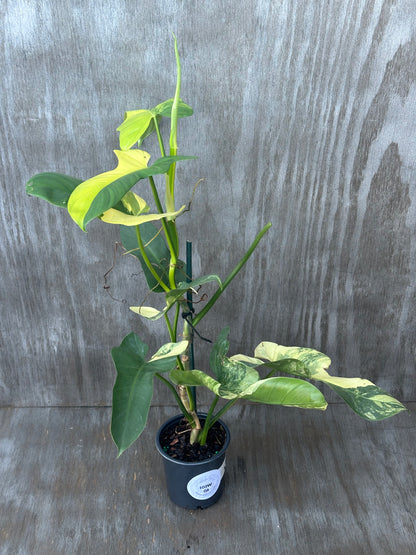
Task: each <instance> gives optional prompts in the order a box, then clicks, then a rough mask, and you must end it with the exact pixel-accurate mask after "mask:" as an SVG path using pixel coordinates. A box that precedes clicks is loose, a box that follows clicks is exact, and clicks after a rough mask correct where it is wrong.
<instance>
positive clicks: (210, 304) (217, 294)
mask: <svg viewBox="0 0 416 555" xmlns="http://www.w3.org/2000/svg"><path fill="white" fill-rule="evenodd" d="M271 225H272V224H271V223H270V222H269V223H268V224H266V225H265V226H264V227H263V229H262V230H261V231H260V233H258V235H257V236H256V238H255V239H254V241H253V243H252V244H251V246H250V248H249V249H248V251H247V252H246V253H245V255H244V256H243V258H242V259H241V260H240V262H239V263H238V264H237V266H236V267H235V268H234V270H233V271H232V272H231V273H230V274H229V275H228V277H227V278H226V279H225V281H223V283H222V288H221V289H218V290H217V291H216V292H215V293H214V295H213V296H212V297H211V299H210V300H209V301H208V303H207V304H206V305H205V306H204V308H203V309H202V310H201V312H199V313H198V314H197V315H196V316H195V318H194V320H193V325H194V326H196V325H197V324H198V322H199V321H200V320H202V318H203V317H204V316H205V315H206V314H207V313H208V312H209V311H210V310H211V308H212V307H213V305H214V304H215V303H216V301H217V300H218V298H219V297H220V296H221V294H222V293H223V292H224V290H225V288H226V287H227V286H228V285H229V284H230V283H231V282H232V280H233V279H234V278H235V276H236V275H237V274H238V272H239V271H240V270H241V269H242V268H243V266H244V265H245V263H246V262H247V260H248V259H249V258H250V256H251V255H252V254H253V252H254V250H255V249H256V247H257V245H258V244H259V242H260V240H261V239H262V237H263V235H264V234H265V233H266V232H267V231H268V230H269V228H270V227H271Z"/></svg>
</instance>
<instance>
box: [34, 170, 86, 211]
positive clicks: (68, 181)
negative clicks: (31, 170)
mask: <svg viewBox="0 0 416 555" xmlns="http://www.w3.org/2000/svg"><path fill="white" fill-rule="evenodd" d="M80 183H82V179H77V178H75V177H70V176H69V175H63V174H61V173H53V172H47V173H38V174H36V175H34V176H33V177H32V178H31V179H29V181H28V182H27V184H26V193H27V194H28V195H32V196H34V197H39V198H41V199H43V200H46V201H47V202H50V203H51V204H54V205H55V206H60V207H63V208H64V207H66V206H67V204H68V199H69V197H70V196H71V193H72V191H73V190H74V189H75V188H76V187H77V186H78V185H79V184H80Z"/></svg>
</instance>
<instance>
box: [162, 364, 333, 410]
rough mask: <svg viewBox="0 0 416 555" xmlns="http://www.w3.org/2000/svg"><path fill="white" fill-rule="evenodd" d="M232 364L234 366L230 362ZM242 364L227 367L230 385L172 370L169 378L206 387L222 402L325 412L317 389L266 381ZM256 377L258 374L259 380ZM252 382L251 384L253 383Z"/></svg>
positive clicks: (290, 380) (292, 382)
mask: <svg viewBox="0 0 416 555" xmlns="http://www.w3.org/2000/svg"><path fill="white" fill-rule="evenodd" d="M228 361H229V362H231V361H230V360H229V359H228ZM241 366H243V365H242V363H234V364H231V365H230V366H229V367H228V376H227V382H224V383H220V382H219V381H217V380H215V379H214V378H211V377H210V376H208V375H207V374H205V372H202V371H201V370H189V371H184V370H179V369H176V370H172V372H171V373H170V375H169V377H170V379H171V380H172V381H173V382H174V383H176V384H177V385H187V386H204V387H207V388H208V389H210V390H211V391H213V392H214V393H215V394H216V395H219V396H220V397H222V398H223V399H236V398H241V399H247V400H249V401H255V402H257V403H264V404H269V405H282V406H287V407H300V408H304V409H319V410H325V409H326V407H327V402H326V401H325V398H324V396H323V395H322V393H321V392H320V391H319V389H317V388H316V387H315V386H314V385H312V384H310V383H309V382H305V381H304V380H299V379H297V378H280V377H279V378H267V379H265V380H259V379H258V374H257V373H254V372H255V371H254V370H252V372H253V373H251V372H249V370H250V368H249V367H246V370H245V371H244V370H243V368H242V367H241ZM255 374H257V379H256V376H255ZM250 382H251V383H250Z"/></svg>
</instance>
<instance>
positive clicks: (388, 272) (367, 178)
mask: <svg viewBox="0 0 416 555" xmlns="http://www.w3.org/2000/svg"><path fill="white" fill-rule="evenodd" d="M2 4H3V6H2V8H3V9H2V10H1V15H0V18H1V23H2V33H1V38H0V41H1V45H0V66H1V67H2V72H1V76H0V79H1V90H2V91H3V95H4V100H3V102H2V104H1V108H0V110H1V113H0V121H1V127H2V132H1V133H0V156H1V160H2V164H1V165H0V182H1V183H2V184H3V186H4V197H3V198H4V200H3V201H2V202H1V203H0V234H1V237H2V241H1V242H0V256H1V259H2V275H1V279H2V287H1V289H0V295H1V299H0V301H1V302H0V310H1V314H0V325H1V335H2V339H1V360H2V364H1V367H0V405H21V406H27V405H36V406H42V405H62V406H65V405H86V406H89V405H100V404H103V405H108V404H109V403H110V402H111V388H112V384H113V381H114V369H113V367H112V362H111V358H110V356H109V352H110V348H111V347H112V346H114V345H119V344H120V343H121V340H122V338H123V337H124V335H126V334H127V333H129V332H130V331H131V330H136V331H138V333H139V334H140V335H141V336H142V337H143V339H144V340H145V341H146V342H148V343H149V344H150V345H151V350H154V348H155V347H156V344H157V343H158V342H159V340H160V335H161V333H162V332H161V328H160V327H159V326H158V325H157V323H147V322H144V321H142V320H140V319H139V318H138V317H137V316H136V315H134V314H132V313H131V312H130V311H129V309H128V307H129V306H130V305H137V304H140V303H141V302H142V301H143V300H144V299H145V296H146V291H145V288H144V287H143V286H142V282H141V275H140V274H141V270H140V269H139V268H138V267H137V265H136V264H134V262H133V261H132V260H130V261H129V260H127V257H123V258H122V257H121V256H120V257H118V258H117V265H116V268H115V270H114V271H113V272H112V273H111V274H110V276H109V284H110V285H111V289H110V292H111V294H112V295H113V297H114V298H116V299H118V300H120V301H123V300H125V301H126V302H117V301H115V300H113V299H112V298H111V297H109V296H108V294H107V293H106V292H105V291H104V290H103V285H104V278H103V276H104V274H105V272H106V271H107V270H108V269H109V268H110V267H111V265H112V260H113V248H114V243H115V242H116V241H117V240H118V233H117V230H116V229H113V228H112V227H111V226H107V227H106V226H105V225H103V224H100V223H99V222H97V223H93V224H92V225H91V226H90V228H89V233H88V234H83V233H81V231H80V230H79V229H77V228H76V227H75V225H74V224H73V222H72V221H71V220H70V218H69V217H67V215H66V214H65V213H64V211H59V210H57V209H55V208H53V207H49V206H47V205H46V204H44V203H42V202H41V201H40V200H37V199H29V198H27V197H26V195H25V194H24V184H25V182H26V181H27V179H29V177H31V176H32V175H33V174H34V173H37V172H40V171H47V170H51V171H60V172H64V173H67V174H70V175H71V174H73V175H75V176H77V177H79V178H88V177H90V176H91V175H93V174H95V173H97V172H100V171H106V170H109V169H111V168H113V167H114V165H115V157H114V155H113V152H112V151H113V149H115V148H117V141H118V134H117V132H116V128H117V126H118V125H119V124H120V123H121V122H122V120H123V115H124V111H125V110H126V109H129V110H132V109H138V108H143V107H151V106H153V105H156V104H157V103H159V102H161V101H163V100H165V99H166V98H169V97H171V96H172V94H173V90H174V84H175V83H174V82H175V70H174V55H173V50H172V38H171V30H174V31H175V32H176V34H177V36H178V39H179V44H180V50H181V53H182V59H183V90H182V96H183V98H184V100H186V101H187V102H189V103H190V104H191V105H192V106H193V108H194V110H195V117H194V118H188V119H187V121H186V122H184V127H183V131H181V132H180V133H179V142H180V152H181V153H183V154H192V155H196V156H198V160H197V161H193V162H188V163H186V164H183V165H182V166H181V167H180V168H179V178H178V184H179V190H178V193H177V199H178V202H179V201H180V202H181V203H182V202H183V203H187V202H188V201H189V199H190V197H191V195H192V189H193V187H194V184H195V183H196V182H197V181H198V180H199V179H200V178H205V180H204V182H203V183H201V184H200V185H199V187H198V189H197V191H196V195H195V197H194V200H193V204H192V211H191V213H186V214H185V215H184V217H183V218H180V219H179V220H178V223H179V225H180V228H181V232H182V233H183V247H184V242H185V239H192V241H193V245H194V253H195V263H194V270H195V271H194V273H195V275H198V274H201V275H203V274H208V273H213V272H216V273H218V274H219V275H220V276H221V277H225V276H227V275H228V273H229V272H230V271H231V269H232V268H233V267H234V265H235V264H236V263H237V261H238V260H239V259H240V257H241V255H242V253H243V252H244V250H245V249H246V248H248V246H249V245H250V243H251V241H252V239H253V238H254V236H255V234H256V233H257V231H258V230H259V229H260V228H261V226H262V225H264V224H265V223H267V222H268V221H271V222H272V224H273V225H272V228H271V230H270V232H269V234H268V236H267V239H265V240H264V241H263V242H262V246H261V248H260V250H259V251H258V252H257V253H256V254H255V255H254V257H253V259H252V261H251V262H250V264H249V265H248V266H247V268H246V270H245V271H244V272H243V274H242V278H243V280H242V281H240V282H238V283H237V282H235V283H233V285H232V287H230V288H229V289H227V291H226V292H225V294H224V295H223V297H222V299H221V302H220V303H218V305H217V311H216V315H215V316H212V317H211V316H208V317H207V318H206V319H205V320H203V322H201V333H202V334H203V335H204V336H206V337H209V338H211V339H212V338H215V337H216V336H217V334H218V333H219V331H220V328H221V327H222V325H223V324H229V325H231V327H232V329H233V332H232V335H231V342H232V350H233V352H244V353H246V354H252V352H253V349H254V348H255V346H256V345H257V344H258V342H259V341H260V340H264V339H267V340H271V341H277V342H279V343H282V344H300V345H305V346H314V347H316V348H317V349H320V350H323V351H327V352H328V354H329V355H330V356H331V358H332V359H333V361H334V369H335V370H336V371H337V372H340V373H344V374H347V375H355V374H362V375H364V376H368V377H369V378H370V379H372V380H375V381H377V382H378V384H379V385H380V386H381V387H384V388H385V389H388V390H390V391H391V392H392V393H393V394H397V395H399V397H400V398H401V399H402V400H405V401H406V400H415V398H416V397H415V395H416V380H415V379H414V371H415V366H414V360H415V341H414V339H415V329H416V308H415V303H414V299H415V295H416V280H415V279H414V276H415V275H416V242H415V241H414V237H415V233H416V211H415V208H414V207H415V206H416V187H415V183H416V179H415V178H416V165H415V164H416V163H415V160H416V155H415V154H416V153H415V142H414V138H413V137H414V129H415V127H416V112H415V109H414V107H415V105H416V87H415V80H416V73H415V72H416V69H415V68H416V59H415V56H416V35H415V32H414V31H415V29H414V16H415V10H414V3H413V2H410V1H409V0H395V1H394V2H393V1H391V0H372V1H370V0H351V1H350V2H342V1H338V2H328V1H327V0H314V1H313V2H311V1H310V0H298V1H296V2H292V1H291V0H281V1H279V2H270V1H268V0H258V1H257V2H252V1H251V0H240V1H239V2H238V4H237V3H236V4H235V6H234V5H233V6H231V5H229V6H227V11H226V12H225V11H224V2H223V1H220V0H211V1H210V2H198V3H196V2H194V3H192V2H188V3H186V4H183V3H181V4H180V8H178V5H179V4H178V2H177V1H176V0H141V2H140V13H138V11H137V6H136V5H135V3H133V2H122V3H121V4H120V5H118V6H117V9H116V10H115V9H114V6H113V4H112V3H109V2H105V1H103V0H96V1H95V2H93V3H88V7H85V9H84V8H83V10H82V12H81V11H80V9H79V6H78V5H77V4H76V3H72V4H71V3H70V2H68V1H66V0H65V1H64V0H56V1H54V2H44V1H43V0H25V2H24V3H23V4H22V3H16V2H11V1H6V2H3V3H2ZM21 4H22V5H21ZM182 4H183V5H182ZM144 22H145V23H144ZM57 30H59V31H57ZM148 146H149V151H150V152H151V153H152V156H153V159H155V157H157V156H158V154H157V148H156V149H155V148H153V147H154V146H155V145H154V143H151V144H150V145H146V148H148ZM158 186H160V187H161V189H162V188H163V179H162V180H161V181H160V182H159V181H158ZM142 192H143V193H146V194H147V192H148V191H147V189H142V188H140V193H142ZM146 198H147V197H146ZM190 217H191V218H192V220H191V219H190ZM192 222H193V223H192ZM203 292H207V293H208V294H211V293H212V291H211V289H209V288H206V289H204V291H203ZM148 302H149V303H150V299H149V300H148ZM152 302H153V301H152ZM154 302H157V301H154ZM196 306H197V309H198V308H199V306H201V305H199V306H198V305H196ZM198 349H199V347H198ZM201 349H202V348H201ZM202 350H203V349H202ZM199 360H200V361H202V362H201V364H203V361H204V357H203V356H201V357H200V358H199ZM10 376H13V379H10ZM155 402H156V404H163V403H167V402H169V401H166V399H165V397H164V396H163V395H162V394H161V392H160V389H159V388H158V389H157V396H156V401H155Z"/></svg>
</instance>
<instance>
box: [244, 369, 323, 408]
mask: <svg viewBox="0 0 416 555" xmlns="http://www.w3.org/2000/svg"><path fill="white" fill-rule="evenodd" d="M242 397H244V399H248V400H249V401H255V402H257V403H265V404H268V405H283V406H286V407H298V408H304V409H319V410H325V409H326V407H327V402H326V401H325V397H324V396H323V395H322V393H321V392H320V391H319V389H318V388H316V387H315V386H314V385H312V384H310V383H309V382H305V381H304V380H299V379H297V378H280V377H279V378H267V379H265V380H259V381H258V382H256V383H255V384H253V385H252V386H250V387H249V388H248V389H247V390H246V391H245V392H244V394H243V395H242Z"/></svg>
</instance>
